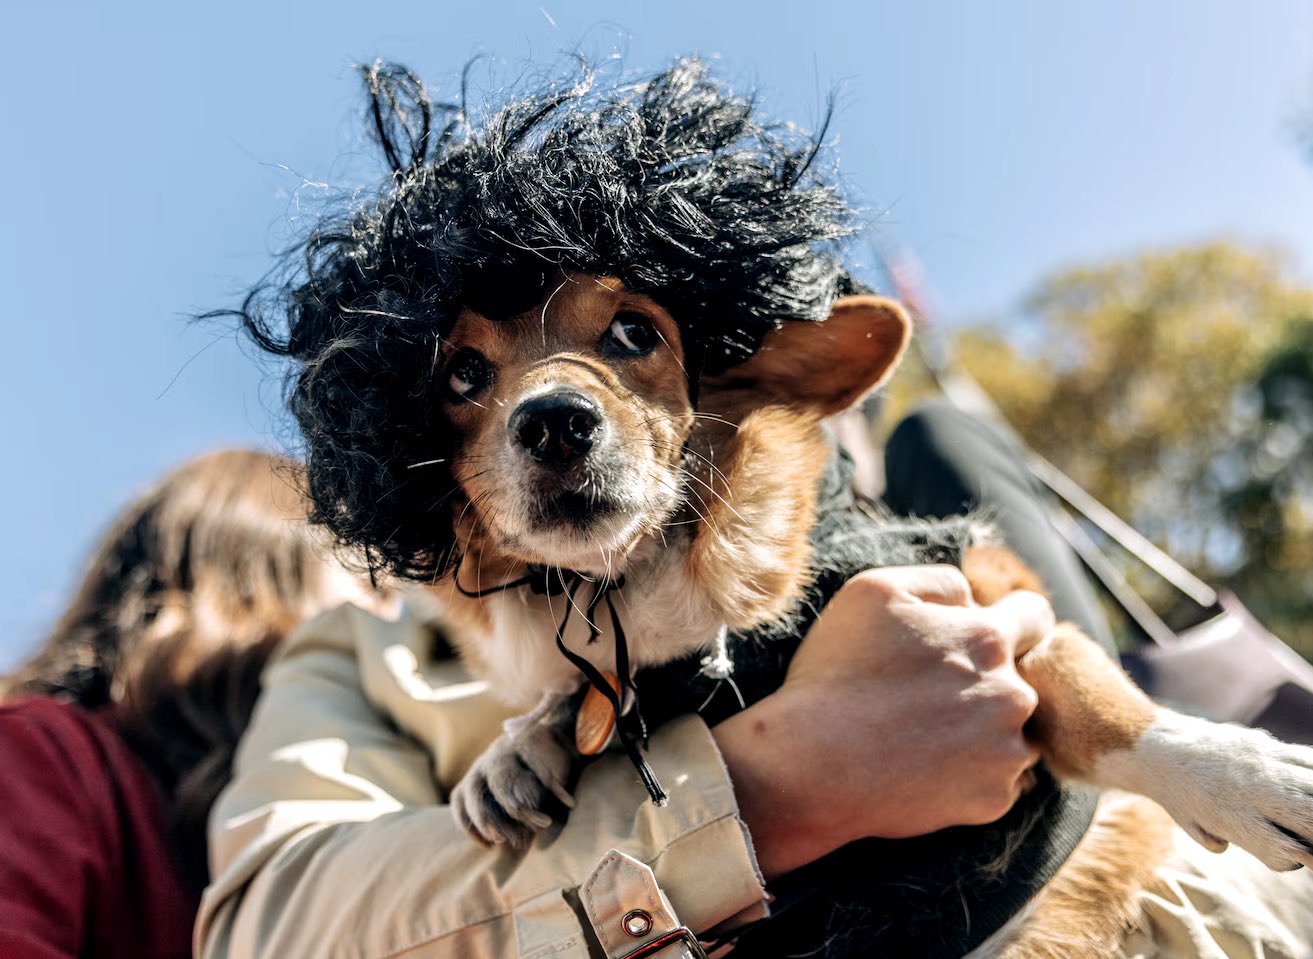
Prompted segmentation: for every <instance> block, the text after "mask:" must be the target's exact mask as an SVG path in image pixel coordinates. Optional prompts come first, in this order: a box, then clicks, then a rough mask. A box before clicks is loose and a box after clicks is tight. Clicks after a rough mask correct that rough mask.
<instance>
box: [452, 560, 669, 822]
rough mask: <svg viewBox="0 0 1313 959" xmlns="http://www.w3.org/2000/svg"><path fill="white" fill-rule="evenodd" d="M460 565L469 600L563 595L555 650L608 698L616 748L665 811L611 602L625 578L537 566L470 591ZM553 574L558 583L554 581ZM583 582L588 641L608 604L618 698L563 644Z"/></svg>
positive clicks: (593, 669)
mask: <svg viewBox="0 0 1313 959" xmlns="http://www.w3.org/2000/svg"><path fill="white" fill-rule="evenodd" d="M463 560H464V556H463V555H462V556H461V559H460V560H457V562H456V569H455V571H454V573H453V575H452V581H453V582H454V583H455V584H456V589H457V590H458V591H459V592H460V594H461V595H462V596H468V597H469V598H471V599H479V598H481V597H484V596H489V595H491V594H492V593H496V592H500V591H502V590H507V589H515V588H518V587H521V586H528V587H529V588H530V589H532V590H533V591H534V592H535V593H541V594H546V595H550V596H557V595H560V594H561V593H564V594H565V595H566V598H567V599H568V601H569V605H567V606H566V609H565V615H564V616H562V617H561V623H560V625H559V626H557V627H556V648H557V649H559V650H560V651H561V655H563V656H564V657H565V658H566V659H568V660H569V661H570V662H571V663H572V664H573V665H574V667H575V669H577V670H579V672H581V673H583V675H584V678H585V679H587V680H588V682H589V684H590V685H591V686H592V687H593V688H594V689H596V690H597V691H598V692H599V693H601V694H602V695H603V696H605V697H606V700H607V702H609V703H610V704H611V709H612V711H613V712H614V713H615V726H616V733H617V735H618V736H619V738H620V745H621V746H623V747H624V750H625V754H626V755H627V756H628V757H629V761H630V762H631V763H633V765H634V769H635V770H637V771H638V778H639V779H640V780H642V782H643V788H645V789H646V790H647V794H648V795H649V796H650V797H652V803H653V804H654V805H656V806H664V805H665V804H666V803H667V802H669V800H670V797H669V796H668V795H667V794H666V791H665V790H664V789H663V788H661V783H660V782H659V781H658V780H657V778H656V773H655V772H653V771H652V766H651V765H650V764H649V763H648V761H647V759H645V758H644V756H643V753H642V750H643V749H646V748H647V742H648V736H647V723H646V722H644V720H643V713H642V710H640V709H639V705H638V690H637V689H635V688H634V680H633V677H632V676H631V675H630V672H629V641H628V640H627V639H626V638H625V631H624V627H623V626H622V625H621V623H620V614H619V612H617V610H616V608H615V600H614V599H612V594H613V593H614V592H615V591H616V590H618V589H621V588H623V587H624V585H625V581H624V577H623V576H622V577H620V578H619V579H610V578H604V579H598V580H587V579H586V578H585V577H584V575H583V574H582V573H578V572H575V571H574V570H568V571H566V570H558V569H550V568H545V567H540V566H531V567H530V568H529V572H528V573H526V574H525V575H523V576H521V577H520V578H518V579H513V580H511V581H510V582H506V583H498V584H497V585H496V586H490V587H488V588H487V589H479V590H469V589H466V588H465V587H464V586H462V585H461V584H460V564H461V561H463ZM553 574H555V579H556V582H552V579H553ZM585 582H594V583H596V587H595V588H594V590H593V595H592V597H591V598H590V599H589V601H588V608H587V610H585V611H584V613H583V617H584V623H585V625H586V626H587V627H588V642H589V643H590V644H591V643H594V642H596V641H597V638H598V637H599V636H601V635H602V631H601V629H599V628H598V626H597V620H596V615H595V614H596V612H597V608H598V606H600V605H601V604H602V600H603V599H605V600H606V607H607V610H608V612H609V613H610V614H611V628H612V631H613V632H614V633H615V666H616V676H617V679H618V681H619V684H620V690H619V693H617V692H616V690H614V689H612V688H611V684H610V683H608V682H607V681H606V677H605V676H603V675H602V673H601V672H600V671H599V670H598V668H597V667H596V666H594V665H593V664H592V663H591V662H589V661H588V660H587V659H585V658H584V657H582V656H580V655H578V654H576V653H573V652H571V651H570V650H569V649H568V648H567V647H566V645H565V639H564V637H565V628H566V626H568V625H569V624H570V616H571V614H572V613H574V611H575V610H576V609H577V608H578V604H577V603H576V602H575V598H576V596H578V594H579V590H580V589H581V588H582V587H583V584H584V583H585ZM625 699H630V701H631V702H632V703H633V721H632V726H633V727H636V729H635V728H631V723H630V721H629V717H627V716H625V715H623V708H624V707H623V703H624V700H625Z"/></svg>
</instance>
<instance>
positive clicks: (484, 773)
mask: <svg viewBox="0 0 1313 959" xmlns="http://www.w3.org/2000/svg"><path fill="white" fill-rule="evenodd" d="M571 702H572V699H571V698H570V697H559V698H557V699H556V701H555V702H554V703H549V704H547V708H543V707H540V708H539V709H538V710H535V711H534V714H535V715H533V716H531V717H529V721H527V722H518V723H517V722H516V721H515V720H511V721H510V722H508V724H507V726H508V728H507V729H506V730H505V731H503V732H502V734H501V735H500V736H498V737H497V738H496V739H495V740H493V742H492V744H491V745H490V746H489V747H488V748H487V749H485V750H484V751H483V753H482V754H481V755H480V756H479V758H478V759H476V760H475V761H474V764H473V765H472V766H471V767H470V769H469V771H468V772H467V773H466V774H465V776H464V777H463V778H462V779H461V781H460V782H458V783H457V784H456V787H455V788H454V789H453V790H452V792H451V807H452V810H453V812H454V813H455V816H456V821H457V822H458V823H460V825H461V826H462V827H463V828H464V829H465V831H466V832H468V833H469V834H470V835H471V836H472V837H473V838H474V839H476V840H478V841H479V842H483V843H503V842H504V843H510V844H512V845H517V846H521V845H526V844H527V843H528V842H529V841H530V840H532V839H533V836H534V834H535V833H536V832H538V831H539V830H542V829H546V828H547V827H548V826H550V825H551V824H552V817H551V816H549V815H548V814H547V811H546V810H547V809H548V808H549V807H550V806H551V804H552V801H553V800H555V801H557V802H559V803H561V804H562V805H563V806H565V807H566V808H569V807H572V806H573V805H574V798H573V797H572V796H571V795H570V792H569V786H568V783H569V780H570V775H571V773H572V771H573V769H574V766H575V763H576V761H577V759H578V756H577V754H576V752H575V750H574V748H573V747H572V746H571V745H569V744H570V742H571V740H572V736H573V730H574V710H573V709H571V708H570V704H571Z"/></svg>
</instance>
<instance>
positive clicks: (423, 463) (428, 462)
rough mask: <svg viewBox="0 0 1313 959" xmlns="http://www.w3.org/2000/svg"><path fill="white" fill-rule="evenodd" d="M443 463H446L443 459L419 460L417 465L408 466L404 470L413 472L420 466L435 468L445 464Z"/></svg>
mask: <svg viewBox="0 0 1313 959" xmlns="http://www.w3.org/2000/svg"><path fill="white" fill-rule="evenodd" d="M445 462H447V461H446V460H445V459H436V460H420V461H419V462H418V463H411V464H410V465H409V466H407V467H406V469H408V470H413V469H418V468H419V467H421V466H435V465H437V464H438V463H445Z"/></svg>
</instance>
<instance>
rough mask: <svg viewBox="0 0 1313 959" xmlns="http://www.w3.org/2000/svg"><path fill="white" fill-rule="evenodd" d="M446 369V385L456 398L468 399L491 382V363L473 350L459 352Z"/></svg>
mask: <svg viewBox="0 0 1313 959" xmlns="http://www.w3.org/2000/svg"><path fill="white" fill-rule="evenodd" d="M447 369H448V370H449V371H450V373H451V377H450V379H448V380H447V387H448V388H449V389H450V390H451V392H452V395H453V396H455V397H456V398H457V399H461V400H465V399H469V398H471V397H472V396H474V394H476V393H478V392H479V391H480V390H482V389H483V388H484V387H485V386H487V385H488V384H489V383H491V382H492V364H491V363H489V362H488V361H487V360H485V359H484V358H483V357H482V356H481V355H479V354H478V353H475V352H474V351H473V350H467V351H465V352H464V353H461V354H460V355H459V356H457V357H456V358H455V359H454V360H452V361H451V365H450V366H449V367H447Z"/></svg>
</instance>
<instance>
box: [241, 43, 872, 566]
mask: <svg viewBox="0 0 1313 959" xmlns="http://www.w3.org/2000/svg"><path fill="white" fill-rule="evenodd" d="M362 73H363V76H364V81H365V86H366V89H367V92H368V103H369V115H370V120H371V127H372V133H373V136H374V138H375V139H376V140H377V142H378V144H379V146H380V147H381V148H382V151H383V154H384V157H385V158H386V160H387V163H388V165H389V166H390V168H391V170H392V173H391V176H390V177H389V178H388V179H387V181H386V182H385V183H384V184H383V186H382V189H381V190H380V191H379V193H378V195H377V197H376V198H375V199H374V200H373V201H372V202H370V203H369V204H367V205H366V206H364V207H363V208H358V209H353V210H351V211H350V212H348V213H347V214H346V215H345V216H344V217H342V218H341V219H340V220H338V221H336V222H334V221H329V220H324V221H321V222H320V223H319V225H318V226H317V227H316V228H315V229H314V231H313V232H312V234H311V235H310V236H309V237H308V238H307V239H306V240H305V241H304V242H303V243H302V244H300V245H299V246H298V247H297V248H296V249H295V250H294V251H292V253H291V254H289V255H287V256H285V257H284V262H283V264H282V269H283V273H282V274H281V275H282V276H284V277H287V278H286V279H285V280H284V281H282V282H276V283H267V284H265V285H263V286H261V287H259V288H257V289H256V290H255V291H253V292H252V293H251V294H250V295H249V296H248V297H247V299H246V301H245V303H244V304H243V307H242V309H241V310H240V311H239V314H238V315H239V316H240V318H241V321H242V323H243V325H244V327H245V329H246V330H247V331H248V332H249V333H250V334H251V336H252V337H253V338H254V340H255V341H256V343H258V344H259V345H260V346H261V347H263V348H264V349H266V350H269V351H271V352H273V353H276V354H279V355H282V356H287V357H290V358H292V359H293V360H294V361H295V367H294V369H293V370H292V372H291V374H290V376H289V380H288V387H289V388H288V393H289V400H290V405H291V409H292V411H293V413H294V414H295V416H296V419H297V421H298V423H299V424H300V427H301V431H302V433H303V435H304V438H305V442H306V453H307V460H308V467H309V484H310V490H311V494H312V497H313V501H314V504H315V516H314V517H313V518H314V519H315V520H317V521H319V522H322V523H324V524H326V525H327V526H328V527H329V528H330V529H332V530H333V532H334V533H336V535H337V536H338V537H339V538H340V539H341V540H342V541H344V542H345V543H348V544H351V545H353V546H356V547H360V548H363V550H364V551H365V553H366V555H368V556H369V558H370V562H371V563H372V564H373V565H374V566H376V567H378V568H382V569H386V570H388V571H390V572H393V573H395V574H398V575H401V576H403V577H409V578H413V579H428V578H432V577H435V576H437V575H439V574H441V573H442V572H444V571H445V570H446V569H448V568H449V567H450V564H451V563H452V562H453V561H454V559H455V556H454V553H455V543H454V535H453V532H452V528H451V519H450V516H449V512H450V510H449V508H446V509H444V503H446V502H447V501H448V500H449V498H450V497H451V495H453V493H454V489H455V483H454V480H453V479H452V477H451V475H450V473H449V471H448V470H447V467H446V466H445V465H444V463H443V462H442V461H443V460H445V459H447V451H448V449H449V445H450V439H449V429H448V427H446V425H445V424H444V422H443V420H442V417H441V414H440V413H439V412H438V407H437V403H436V402H435V401H434V400H433V399H432V397H431V394H430V376H431V373H432V370H433V364H434V356H435V353H436V352H437V350H438V347H439V345H440V342H441V337H442V336H443V335H444V334H445V333H446V331H447V330H448V329H449V327H450V324H451V323H452V322H453V321H454V319H455V317H456V315H457V313H458V312H459V310H460V309H461V307H463V306H466V305H468V306H471V307H472V308H474V309H476V310H478V311H479V312H480V313H482V314H483V315H485V316H487V317H489V318H490V319H498V318H504V317H509V316H514V315H517V314H518V313H520V312H523V311H524V310H525V309H527V308H529V307H530V306H532V305H533V304H534V303H535V302H538V301H539V300H540V299H541V297H542V295H543V293H544V291H545V288H546V285H547V284H548V283H549V282H552V281H553V280H554V278H557V277H559V275H560V273H561V271H563V270H567V271H568V270H575V271H582V272H586V273H592V274H596V275H602V276H616V277H619V278H620V279H622V280H623V281H624V282H625V283H626V284H627V285H628V286H629V287H630V288H631V289H634V290H638V291H642V292H645V293H648V294H649V295H651V296H653V297H654V298H655V299H657V300H658V301H660V302H661V303H662V304H663V305H664V306H665V307H666V308H667V309H668V310H670V312H671V314H672V315H673V316H674V317H675V319H676V321H677V322H678V323H679V324H680V327H681V330H682V331H683V335H684V339H685V349H686V352H687V353H688V354H689V356H690V359H691V366H692V368H693V369H694V370H695V371H696V372H695V373H694V375H698V374H699V373H700V372H702V371H705V372H710V373H714V372H717V371H719V370H723V369H725V368H726V367H729V366H732V365H733V364H734V363H737V362H741V361H742V360H743V359H745V358H747V357H748V356H750V355H751V354H752V352H753V351H754V350H755V349H756V347H757V345H758V344H759V343H760V341H761V337H762V335H763V334H764V333H765V332H766V331H767V330H768V329H770V328H772V327H774V326H776V325H778V324H780V323H782V322H785V321H791V320H796V321H816V320H821V319H823V318H824V317H825V316H826V314H827V312H828V310H829V307H830V305H831V303H832V301H833V299H834V298H835V296H836V295H838V294H839V293H841V292H845V291H846V289H847V287H848V285H849V283H850V281H849V280H848V278H847V275H846V274H845V272H844V270H843V267H842V263H841V260H840V258H839V243H840V241H841V240H842V239H843V238H845V237H847V236H849V235H851V234H852V233H854V232H855V231H856V228H857V224H856V215H855V213H854V211H853V208H852V207H851V206H850V205H849V204H848V203H847V202H846V201H845V199H844V198H843V197H842V195H841V194H840V191H839V189H838V186H837V183H836V178H835V177H834V175H833V172H832V171H831V172H830V175H828V176H826V175H822V173H821V172H820V171H818V169H817V168H818V166H819V164H818V157H819V156H820V153H821V147H822V144H823V140H824V133H825V126H826V124H825V123H822V125H821V130H820V132H819V133H818V134H816V135H815V136H808V135H805V134H802V133H800V132H798V131H797V130H795V129H794V128H792V127H789V126H786V125H768V124H765V123H763V122H762V121H761V120H760V119H758V116H757V113H758V111H757V105H756V103H755V101H754V99H753V97H752V96H747V97H744V96H736V95H734V94H732V93H730V92H729V91H727V90H726V89H725V88H724V87H723V86H722V85H721V84H720V83H719V82H717V81H716V80H715V79H714V78H713V77H712V76H711V75H710V73H709V71H708V70H707V68H706V66H705V65H704V64H702V63H700V62H698V61H695V60H680V61H677V62H676V63H675V64H674V65H673V66H672V67H671V68H670V69H668V70H665V71H663V72H661V73H659V74H657V75H655V76H653V77H651V78H650V79H647V80H644V81H641V82H636V83H628V84H622V85H616V86H614V87H611V88H609V89H599V87H598V86H597V85H596V84H595V83H594V82H593V76H592V73H591V72H590V71H589V69H588V68H587V66H586V65H581V66H580V67H579V68H578V70H577V71H575V73H574V75H573V77H572V80H571V82H570V83H569V84H567V85H558V86H555V87H549V88H547V89H545V90H538V91H534V92H530V93H527V94H525V95H522V96H518V97H516V98H514V99H512V100H511V101H510V102H508V103H506V104H505V105H504V106H501V107H500V108H499V109H495V110H491V111H488V112H487V114H486V116H485V117H483V118H482V119H479V118H472V117H471V116H470V115H469V114H468V112H467V110H466V109H465V106H464V104H463V103H462V104H441V103H435V102H433V101H432V100H431V99H430V98H429V96H428V93H427V92H426V90H425V88H424V86H423V85H422V84H421V83H420V82H419V80H418V79H417V78H416V77H415V76H414V75H413V74H412V73H410V72H409V71H407V70H405V69H404V68H401V67H398V66H394V65H386V64H379V63H376V64H374V65H373V66H370V67H367V68H364V69H363V70H362ZM462 99H463V97H462ZM827 121H828V114H827Z"/></svg>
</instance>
